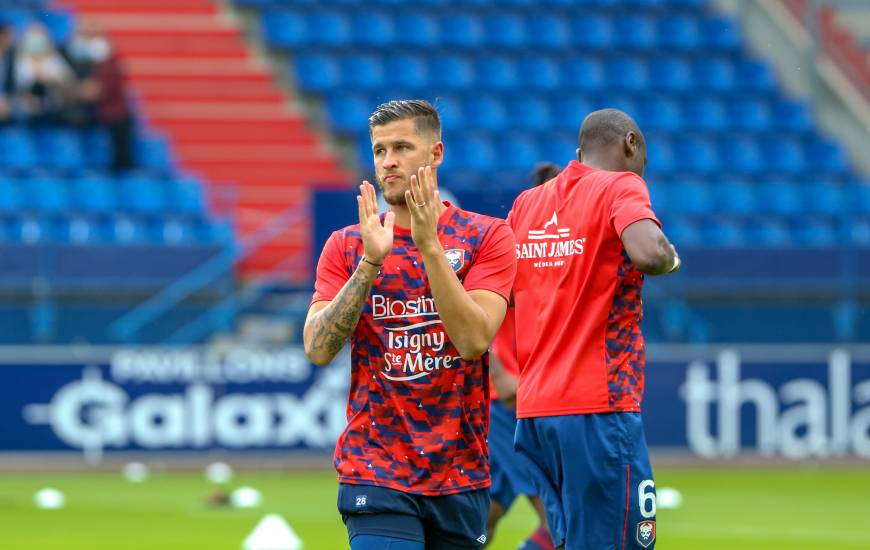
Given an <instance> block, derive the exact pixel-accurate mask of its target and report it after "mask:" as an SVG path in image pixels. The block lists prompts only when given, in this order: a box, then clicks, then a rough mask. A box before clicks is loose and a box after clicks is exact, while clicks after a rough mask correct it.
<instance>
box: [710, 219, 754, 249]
mask: <svg viewBox="0 0 870 550" xmlns="http://www.w3.org/2000/svg"><path fill="white" fill-rule="evenodd" d="M701 236H702V242H703V244H704V245H705V246H716V247H721V248H735V247H743V246H746V245H747V244H750V243H749V241H748V240H747V238H746V233H745V229H744V227H743V226H742V225H741V224H740V223H739V222H737V221H735V220H728V219H722V218H713V219H707V220H705V223H704V224H703V226H702V228H701Z"/></svg>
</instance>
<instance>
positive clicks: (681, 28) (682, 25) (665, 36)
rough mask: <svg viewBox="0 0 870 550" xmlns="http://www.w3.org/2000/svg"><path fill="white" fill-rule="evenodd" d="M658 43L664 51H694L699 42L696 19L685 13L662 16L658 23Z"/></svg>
mask: <svg viewBox="0 0 870 550" xmlns="http://www.w3.org/2000/svg"><path fill="white" fill-rule="evenodd" d="M657 32H658V44H659V47H660V48H662V49H663V50H666V51H682V52H690V51H695V50H697V49H698V48H699V46H700V44H701V39H700V36H699V35H698V24H697V20H696V19H695V18H692V17H687V16H685V15H673V16H666V17H662V18H661V19H660V20H659V23H658V28H657Z"/></svg>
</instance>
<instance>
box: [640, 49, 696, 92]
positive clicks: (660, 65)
mask: <svg viewBox="0 0 870 550" xmlns="http://www.w3.org/2000/svg"><path fill="white" fill-rule="evenodd" d="M648 72H649V74H650V75H651V78H650V82H649V86H650V88H652V89H654V90H657V91H664V92H678V93H681V92H686V91H688V90H690V89H691V87H692V67H691V65H690V64H689V62H688V61H686V60H685V59H683V58H680V57H660V56H656V57H654V58H653V59H651V60H649V69H648Z"/></svg>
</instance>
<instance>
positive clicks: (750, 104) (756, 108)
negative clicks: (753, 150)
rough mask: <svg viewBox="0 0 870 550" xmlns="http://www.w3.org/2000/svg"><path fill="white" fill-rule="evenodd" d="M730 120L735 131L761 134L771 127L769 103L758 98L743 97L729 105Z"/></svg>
mask: <svg viewBox="0 0 870 550" xmlns="http://www.w3.org/2000/svg"><path fill="white" fill-rule="evenodd" d="M728 118H729V120H730V121H731V127H732V128H733V129H735V130H749V131H755V132H759V131H761V130H764V129H766V128H768V127H769V126H770V123H771V115H770V108H769V107H768V105H767V102H766V101H764V100H763V99H760V98H757V97H752V96H750V97H741V98H739V99H736V100H734V101H731V102H729V103H728Z"/></svg>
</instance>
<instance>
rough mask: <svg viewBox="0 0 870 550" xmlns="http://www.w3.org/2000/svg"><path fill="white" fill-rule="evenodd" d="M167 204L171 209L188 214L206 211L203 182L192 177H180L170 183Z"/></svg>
mask: <svg viewBox="0 0 870 550" xmlns="http://www.w3.org/2000/svg"><path fill="white" fill-rule="evenodd" d="M167 203H168V204H167V206H168V208H169V209H170V210H173V211H175V212H181V213H184V214H188V215H191V216H193V215H199V214H202V213H203V212H205V210H206V208H205V199H204V197H203V189H202V183H201V182H200V181H199V180H197V179H195V178H191V177H187V178H180V179H177V180H175V181H173V182H172V183H171V184H170V188H169V192H168V196H167Z"/></svg>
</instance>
